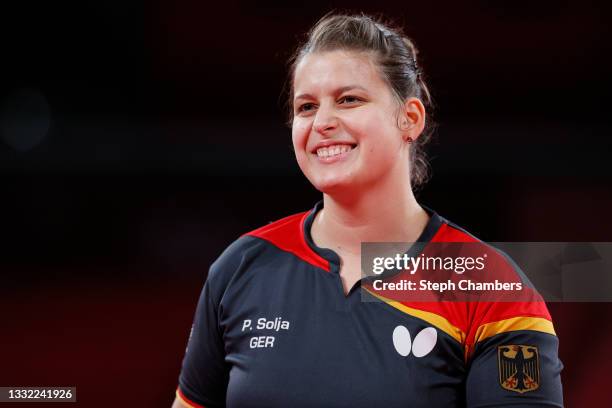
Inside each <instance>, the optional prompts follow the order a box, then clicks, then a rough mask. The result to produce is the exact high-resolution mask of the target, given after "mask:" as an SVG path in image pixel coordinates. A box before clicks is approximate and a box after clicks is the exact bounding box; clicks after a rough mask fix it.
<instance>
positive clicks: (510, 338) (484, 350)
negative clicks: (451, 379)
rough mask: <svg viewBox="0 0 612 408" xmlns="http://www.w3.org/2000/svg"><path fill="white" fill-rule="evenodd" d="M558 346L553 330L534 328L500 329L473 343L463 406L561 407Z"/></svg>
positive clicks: (560, 366) (560, 364)
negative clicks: (465, 402) (545, 330)
mask: <svg viewBox="0 0 612 408" xmlns="http://www.w3.org/2000/svg"><path fill="white" fill-rule="evenodd" d="M524 319H530V318H529V317H525V318H524ZM558 346H559V341H558V339H557V336H556V335H555V334H554V333H546V332H543V331H538V330H511V331H504V332H501V333H498V334H494V335H492V336H490V337H488V338H486V339H484V340H483V341H481V342H479V343H477V344H476V346H475V349H474V353H473V356H472V359H471V361H470V364H469V370H468V376H467V380H466V399H467V406H468V407H492V406H495V407H504V406H518V405H520V406H521V407H523V406H526V407H529V406H549V407H562V406H563V392H562V387H561V370H562V368H563V364H562V363H561V361H560V360H559V357H558Z"/></svg>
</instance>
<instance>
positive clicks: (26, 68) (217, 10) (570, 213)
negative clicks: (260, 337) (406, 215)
mask: <svg viewBox="0 0 612 408" xmlns="http://www.w3.org/2000/svg"><path fill="white" fill-rule="evenodd" d="M371 3H372V2H354V1H352V2H334V3H333V4H322V3H313V2H306V3H303V4H302V3H300V4H297V3H295V4H291V3H288V2H273V1H263V2H261V1H260V2H254V3H253V4H248V3H247V2H236V1H225V2H223V6H220V5H215V6H211V5H209V4H205V3H204V2H199V1H192V2H180V3H179V2H170V1H168V2H166V1H163V2H158V3H148V6H146V7H144V6H142V5H140V4H139V3H137V2H78V3H74V4H67V3H62V4H57V3H52V4H51V3H49V4H44V5H43V4H27V3H20V6H18V7H15V8H12V9H8V8H5V9H4V10H3V11H2V13H0V49H1V50H2V66H3V72H2V74H0V103H1V104H2V105H0V106H1V107H2V109H4V110H2V111H1V112H6V111H7V110H6V106H10V104H11V103H12V102H11V101H13V100H14V99H12V98H13V97H12V95H15V92H18V90H19V89H24V88H29V89H33V90H35V91H36V92H38V93H39V94H41V95H44V97H45V98H46V101H47V103H48V106H49V109H50V118H51V127H50V130H49V132H48V133H47V135H46V137H45V138H44V139H42V140H41V141H40V142H39V143H37V144H35V145H34V146H32V147H31V148H30V149H28V150H26V151H19V150H16V149H15V148H14V147H11V144H10V143H8V142H6V141H5V139H3V138H0V187H1V190H0V191H1V193H0V197H1V200H0V226H1V227H0V231H1V235H0V237H1V238H0V239H1V241H2V242H0V244H1V246H0V248H1V250H0V251H1V254H2V257H0V279H1V282H0V299H1V302H2V303H1V307H0V321H1V322H2V329H1V331H0V333H1V334H0V341H1V343H0V344H1V346H2V347H1V348H0V350H1V351H0V367H1V369H0V386H10V385H11V386H12V385H15V386H37V385H41V386H58V385H72V386H76V387H77V396H78V400H79V403H78V405H79V406H84V407H108V406H142V407H168V406H169V405H170V404H171V401H172V399H173V394H174V389H175V386H176V381H177V376H178V372H179V368H180V363H181V359H182V356H183V352H184V348H185V344H186V340H187V336H188V332H189V328H190V325H191V319H192V316H193V311H194V307H195V304H196V301H197V297H198V295H199V291H200V289H201V286H202V284H203V282H204V279H205V276H206V272H207V268H208V266H209V265H210V263H211V262H212V261H213V260H214V259H215V258H216V257H217V256H218V255H219V254H220V252H221V251H222V250H223V248H224V247H225V246H227V245H228V244H229V243H230V242H231V241H232V240H234V239H235V238H236V237H238V236H239V235H241V234H242V233H244V232H246V231H248V230H250V229H253V228H255V227H257V226H260V225H263V224H265V223H266V222H268V221H271V220H274V219H278V218H280V217H282V216H284V215H288V214H291V213H294V212H298V211H303V210H306V209H308V208H310V207H311V206H312V205H313V204H314V202H315V201H316V200H318V199H319V194H318V193H317V192H316V191H314V190H313V189H312V187H310V186H309V184H308V183H307V181H306V180H305V179H304V178H303V177H302V176H301V174H300V172H299V169H298V168H297V165H296V164H295V163H294V159H293V157H292V151H291V143H290V131H289V130H288V129H287V128H285V127H283V124H282V123H283V115H282V109H281V106H280V105H281V104H280V103H279V95H280V94H281V89H282V86H283V81H284V72H285V67H284V61H285V60H286V58H287V57H288V56H289V55H290V53H291V50H292V47H293V45H294V44H295V42H296V40H297V39H298V38H300V35H301V33H303V32H304V31H305V30H306V29H307V28H308V27H309V26H310V25H311V24H312V23H313V22H314V21H315V20H316V19H317V18H318V17H320V16H321V15H322V13H323V12H325V11H327V10H329V9H330V8H331V7H332V6H333V7H336V8H340V9H342V8H345V7H351V9H352V10H363V11H367V12H383V13H385V14H386V15H388V16H389V17H392V18H394V19H395V20H396V21H398V22H399V23H401V24H403V25H404V26H405V27H406V30H407V32H408V33H409V34H410V35H411V36H412V37H413V38H414V39H415V41H416V43H417V45H418V46H419V47H420V49H421V54H420V57H421V65H422V66H423V67H424V69H425V72H426V74H427V75H428V77H429V80H430V86H431V88H432V90H433V93H434V96H435V97H436V100H437V103H438V106H439V109H438V111H437V120H438V122H439V123H440V124H441V125H440V128H439V131H438V133H437V138H436V140H435V141H434V142H433V143H432V145H431V154H432V157H433V159H432V166H433V169H434V177H433V179H432V181H431V182H430V183H429V184H428V186H427V187H426V188H425V189H424V190H423V191H422V192H421V193H420V195H419V200H420V201H421V202H422V203H423V204H426V205H428V206H429V207H432V208H434V209H436V210H437V211H438V212H439V213H440V214H442V215H443V216H445V217H447V218H449V219H450V220H452V221H454V222H456V223H457V224H459V225H461V226H463V227H465V228H466V229H468V230H469V231H471V232H473V233H474V234H476V235H477V236H479V237H480V238H482V239H484V240H487V241H492V242H493V241H612V238H611V233H610V231H611V228H610V226H611V225H610V224H611V223H610V221H609V218H608V211H609V209H610V206H611V204H612V192H611V190H610V180H611V169H610V166H609V164H608V155H609V151H610V147H611V142H610V138H609V135H610V130H611V127H612V126H611V125H612V124H611V123H610V120H609V109H610V104H609V94H610V93H609V90H610V75H609V72H610V71H611V70H610V65H611V61H610V56H609V47H608V44H609V40H610V38H609V36H608V35H607V31H608V27H607V21H608V10H606V9H605V8H603V7H602V6H600V5H597V4H587V3H584V2H577V1H570V2H558V1H543V2H530V1H512V2H506V1H502V2H487V1H469V2H427V3H424V2H423V3H415V4H411V3H409V2H401V3H397V4H395V3H391V2H376V7H375V8H373V7H372V5H371ZM532 3H537V4H532ZM491 4H494V5H491ZM9 111H10V110H9ZM10 112H13V111H10ZM24 112H25V113H26V116H25V120H26V121H27V120H28V117H27V113H28V112H29V111H28V110H27V109H25V111H24ZM2 120H10V118H9V119H7V118H6V115H5V116H2ZM0 136H2V137H5V136H3V135H2V134H0ZM550 310H551V313H552V315H553V318H554V322H555V327H556V329H557V332H558V335H559V338H560V344H561V349H560V354H561V358H562V360H563V362H564V364H565V370H564V372H563V383H564V392H565V399H566V405H567V406H569V407H585V406H602V404H605V401H607V394H608V392H607V388H608V387H607V383H608V382H609V381H608V380H609V378H610V374H609V367H610V366H612V357H611V354H610V353H609V352H608V351H607V344H608V343H609V341H610V340H612V324H611V323H609V320H610V318H611V317H612V306H610V304H609V303H597V304H595V303H593V304H560V303H559V304H551V305H550ZM61 405H62V404H58V405H57V406H61ZM20 406H24V407H25V406H27V404H23V405H20ZM33 406H39V405H33ZM67 406H74V404H72V405H68V404H67Z"/></svg>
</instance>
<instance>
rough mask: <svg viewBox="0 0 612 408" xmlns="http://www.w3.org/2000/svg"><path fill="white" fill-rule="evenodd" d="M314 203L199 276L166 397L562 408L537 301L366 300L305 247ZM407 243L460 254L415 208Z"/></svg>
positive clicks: (455, 236) (255, 403) (215, 401)
mask: <svg viewBox="0 0 612 408" xmlns="http://www.w3.org/2000/svg"><path fill="white" fill-rule="evenodd" d="M322 207H323V202H322V201H320V202H318V203H317V204H316V205H315V207H314V208H313V209H312V210H311V211H308V212H304V213H300V214H295V215H292V216H289V217H286V218H283V219H281V220H278V221H276V222H273V223H270V224H268V225H266V226H264V227H261V228H259V229H256V230H254V231H251V232H249V233H247V234H245V235H243V236H241V237H240V238H239V239H237V240H236V241H235V242H233V243H232V244H231V245H230V246H229V247H228V248H227V249H226V250H225V251H224V252H223V253H222V254H221V256H220V257H219V258H218V259H217V260H216V261H215V262H214V263H213V264H212V266H211V268H210V271H209V274H208V278H207V280H206V282H205V284H204V288H203V291H202V294H201V296H200V299H199V301H198V305H197V309H196V313H195V319H194V322H193V327H192V331H191V335H190V339H189V342H188V345H187V350H186V355H185V357H184V360H183V365H182V370H181V373H180V377H179V386H178V388H177V396H178V397H179V398H180V399H181V400H182V401H183V402H184V403H185V404H186V405H187V406H192V407H207V408H212V407H222V406H228V407H320V406H321V407H351V408H357V407H368V408H371V407H464V406H467V407H503V406H512V407H518V406H521V407H523V406H531V405H533V406H536V405H537V406H551V407H561V406H562V388H561V379H560V372H561V369H562V364H561V362H560V361H559V359H558V356H557V351H558V350H557V349H558V340H557V337H556V335H555V332H554V329H553V325H552V322H551V318H550V315H549V313H548V311H547V309H546V306H545V304H544V302H542V301H539V302H482V303H479V302H469V303H468V302H429V303H424V302H415V303H413V304H411V303H409V302H400V301H392V300H388V299H386V300H385V299H384V298H382V299H383V300H382V301H380V300H379V301H375V302H366V301H363V299H362V296H366V297H367V296H375V295H374V294H370V291H369V289H368V287H367V286H368V283H367V281H366V279H367V278H364V279H362V280H361V281H358V282H357V283H356V284H355V285H354V286H353V287H352V288H351V290H350V291H349V292H348V294H345V293H344V290H343V286H342V282H341V279H340V275H339V267H340V258H339V256H338V255H337V254H336V253H335V252H333V251H332V250H330V249H323V248H319V247H317V246H316V245H315V244H314V242H313V240H312V237H311V235H310V229H311V226H312V223H313V220H314V218H315V214H316V213H317V211H319V210H320V209H321V208H322ZM426 210H427V212H428V213H429V216H430V220H429V222H428V224H427V226H426V228H425V229H424V231H423V232H422V234H421V236H420V237H419V239H418V241H419V242H425V243H427V242H471V241H475V240H476V239H475V238H474V237H473V236H471V235H470V234H468V233H467V232H465V231H464V230H462V229H461V228H459V227H457V226H455V225H454V224H452V223H450V222H449V221H447V220H446V219H444V218H442V217H440V216H439V215H438V214H436V213H435V212H434V211H431V210H429V209H426Z"/></svg>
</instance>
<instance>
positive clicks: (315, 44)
mask: <svg viewBox="0 0 612 408" xmlns="http://www.w3.org/2000/svg"><path fill="white" fill-rule="evenodd" d="M333 50H347V51H358V52H368V53H371V54H372V55H373V56H374V61H375V63H376V65H377V66H378V68H379V70H380V72H381V77H382V78H383V79H384V80H385V81H386V82H387V84H389V87H390V88H391V91H392V92H393V94H394V96H395V97H396V99H397V101H398V105H403V103H404V101H405V100H406V99H408V98H410V97H417V98H419V99H420V100H421V102H422V103H423V105H424V106H425V110H426V113H427V116H428V117H427V120H426V121H425V128H424V129H423V132H422V134H421V135H420V137H418V138H417V139H416V140H415V141H414V142H413V143H412V144H411V147H410V178H411V180H410V182H411V185H412V188H413V189H416V188H418V187H420V186H422V185H423V184H424V183H425V182H426V181H427V179H428V178H429V163H428V161H427V156H426V154H425V151H424V146H425V145H426V144H427V142H428V141H429V140H430V139H431V136H432V134H433V132H434V129H435V127H436V125H435V123H434V122H433V120H432V119H431V117H432V115H433V108H434V105H433V100H432V97H431V94H430V92H429V90H428V88H427V85H426V84H425V80H424V74H423V71H422V69H421V68H420V67H419V65H418V64H417V54H418V50H417V49H416V47H415V45H414V43H413V42H412V40H410V38H408V37H407V36H405V35H404V33H403V31H402V29H401V28H398V27H392V26H391V25H390V24H385V23H383V22H381V21H379V20H378V19H375V18H373V17H371V16H368V15H365V14H361V15H346V14H335V13H333V12H332V13H328V14H326V15H325V16H323V17H322V18H321V19H320V20H319V21H318V22H317V23H316V24H315V25H314V26H313V27H312V29H311V30H310V31H309V32H308V34H307V39H306V41H305V42H304V43H303V44H301V45H299V46H298V48H297V50H296V51H295V53H294V54H293V56H292V57H291V58H290V59H289V78H288V79H289V85H290V87H289V92H288V99H287V109H288V124H289V125H291V122H292V121H293V97H294V95H293V80H294V75H295V68H296V67H297V65H298V64H299V62H300V61H301V60H302V58H303V57H304V56H306V55H307V54H310V53H314V52H324V51H333Z"/></svg>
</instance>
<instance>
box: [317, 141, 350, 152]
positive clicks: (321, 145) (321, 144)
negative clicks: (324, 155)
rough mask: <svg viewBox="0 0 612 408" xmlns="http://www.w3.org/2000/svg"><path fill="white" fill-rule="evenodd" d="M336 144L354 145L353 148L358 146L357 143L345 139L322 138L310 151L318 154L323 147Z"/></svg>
mask: <svg viewBox="0 0 612 408" xmlns="http://www.w3.org/2000/svg"><path fill="white" fill-rule="evenodd" d="M334 145H347V146H352V147H353V148H355V147H357V143H352V142H348V141H343V140H322V141H320V142H319V143H317V144H316V145H315V147H314V148H313V149H312V150H311V151H310V153H313V154H317V150H319V149H320V148H322V147H329V146H334Z"/></svg>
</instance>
